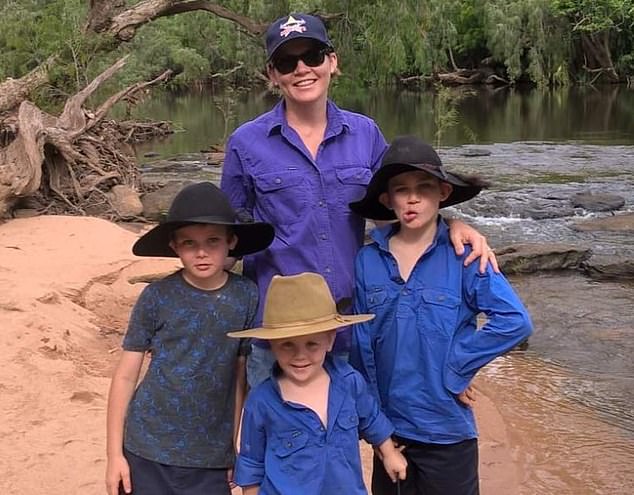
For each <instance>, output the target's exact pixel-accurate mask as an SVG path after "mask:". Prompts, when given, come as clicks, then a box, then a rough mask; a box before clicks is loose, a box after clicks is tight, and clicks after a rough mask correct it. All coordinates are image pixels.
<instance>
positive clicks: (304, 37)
mask: <svg viewBox="0 0 634 495" xmlns="http://www.w3.org/2000/svg"><path fill="white" fill-rule="evenodd" d="M293 40H311V41H315V42H317V43H319V44H320V45H322V46H324V47H326V48H329V49H331V50H334V47H333V46H332V43H330V42H325V41H324V40H322V39H321V38H319V37H318V36H314V35H310V34H297V35H296V36H289V37H288V38H285V39H283V40H280V42H279V43H278V44H277V45H275V46H274V47H273V49H272V51H271V53H270V54H269V55H268V56H267V57H266V61H267V63H268V62H270V61H271V59H272V58H273V57H274V56H275V52H277V51H278V50H279V49H280V48H281V47H283V46H284V45H285V44H286V43H288V42H289V41H293Z"/></svg>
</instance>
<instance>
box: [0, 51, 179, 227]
mask: <svg viewBox="0 0 634 495" xmlns="http://www.w3.org/2000/svg"><path fill="white" fill-rule="evenodd" d="M125 61H126V59H125V58H123V59H120V60H119V61H117V62H116V63H115V64H113V65H112V66H111V67H109V68H108V69H107V70H105V71H104V72H103V73H102V74H100V75H99V76H97V77H96V78H95V79H94V80H93V81H92V82H91V83H90V84H89V85H88V86H86V88H84V89H83V90H82V91H80V92H79V93H77V94H76V95H74V96H73V97H71V98H70V99H69V100H68V101H67V102H66V105H65V107H64V110H63V112H62V114H61V115H60V116H59V117H54V116H52V115H49V114H47V113H45V112H43V111H41V110H40V109H39V108H37V107H36V106H35V105H34V104H33V103H31V102H29V101H24V102H22V104H21V105H20V107H19V110H18V113H17V118H16V119H15V124H14V135H15V138H14V139H13V141H12V142H10V143H9V144H8V146H6V147H4V148H2V149H0V218H1V217H6V216H8V215H9V214H10V213H11V211H12V209H13V208H14V207H15V205H16V204H18V203H19V202H20V201H21V200H24V199H25V198H28V199H30V200H31V201H30V202H29V207H31V208H35V209H36V210H40V211H47V212H53V213H67V214H75V215H77V214H79V215H84V214H93V215H95V214H97V215H99V216H102V217H108V218H113V219H116V218H118V217H120V214H119V212H118V210H117V208H116V205H113V204H112V203H111V201H110V199H109V196H108V194H107V193H108V192H109V190H110V189H111V188H112V187H113V186H117V185H124V186H127V187H128V188H129V189H130V190H131V191H136V190H138V188H139V178H138V171H137V164H136V160H135V158H134V155H133V153H132V150H131V149H130V147H129V146H128V145H126V144H125V135H124V132H123V130H122V129H121V128H120V126H119V125H118V124H117V123H116V122H112V121H106V120H104V117H105V116H106V114H107V113H108V111H109V110H110V109H111V108H112V107H113V106H114V105H115V104H116V103H117V102H118V101H120V100H121V99H123V98H126V97H130V96H131V95H133V94H134V93H136V92H138V91H142V90H144V89H145V88H147V87H149V86H151V85H154V84H157V83H159V82H162V81H165V80H166V79H168V78H169V77H170V75H171V73H172V72H171V71H170V70H168V71H165V72H164V73H163V74H161V75H160V76H159V77H157V78H156V79H153V80H152V81H149V82H143V83H137V84H134V85H132V86H130V87H128V88H126V89H124V90H122V91H120V92H119V93H117V94H115V95H113V96H111V97H110V98H108V99H107V100H106V101H105V102H104V103H103V104H102V105H101V106H99V107H98V108H97V109H96V110H95V111H91V110H89V109H86V108H84V103H85V102H86V100H87V98H88V97H90V95H92V94H93V93H94V92H95V91H96V90H97V88H98V87H99V86H100V85H101V84H102V83H103V82H104V81H106V80H108V79H109V78H110V77H112V75H113V74H114V73H115V72H116V71H118V70H119V69H121V67H123V65H124V64H125Z"/></svg>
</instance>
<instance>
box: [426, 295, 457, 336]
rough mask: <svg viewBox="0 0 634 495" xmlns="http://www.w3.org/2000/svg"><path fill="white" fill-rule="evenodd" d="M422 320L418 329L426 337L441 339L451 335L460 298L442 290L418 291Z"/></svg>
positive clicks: (455, 322)
mask: <svg viewBox="0 0 634 495" xmlns="http://www.w3.org/2000/svg"><path fill="white" fill-rule="evenodd" d="M420 296H421V303H422V305H421V308H420V313H419V314H420V315H421V318H422V322H421V325H420V326H419V328H421V329H423V331H424V332H425V333H426V334H427V335H428V336H434V337H437V338H442V339H443V340H444V339H446V338H448V337H449V336H451V335H453V332H454V330H455V328H456V324H457V318H458V310H459V307H460V302H461V299H460V296H458V294H456V293H454V292H452V291H450V290H448V289H443V288H426V289H421V290H420Z"/></svg>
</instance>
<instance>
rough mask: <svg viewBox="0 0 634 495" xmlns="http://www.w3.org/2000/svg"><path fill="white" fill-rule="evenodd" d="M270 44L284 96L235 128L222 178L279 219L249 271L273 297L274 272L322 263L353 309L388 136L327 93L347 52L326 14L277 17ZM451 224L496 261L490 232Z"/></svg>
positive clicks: (264, 365)
mask: <svg viewBox="0 0 634 495" xmlns="http://www.w3.org/2000/svg"><path fill="white" fill-rule="evenodd" d="M266 51H267V67H266V69H267V74H268V77H269V80H270V81H271V83H272V85H273V86H274V87H276V88H277V89H278V90H279V92H280V93H281V95H282V99H281V101H280V102H279V103H278V104H277V105H276V106H275V107H273V109H272V110H270V111H269V112H266V113H264V114H262V115H260V116H258V117H256V118H255V119H254V120H252V121H250V122H246V123H245V124H243V125H242V126H240V127H239V128H238V129H236V130H235V132H234V133H233V134H232V135H231V137H230V138H229V140H228V142H227V147H226V156H225V162H224V168H223V173H222V181H221V188H222V189H223V191H224V192H225V193H226V194H227V196H228V197H229V199H230V201H231V203H232V205H233V206H234V208H236V209H237V210H239V211H242V212H244V213H245V214H247V215H249V216H250V217H252V218H253V219H255V220H256V221H259V222H268V223H271V224H273V225H274V227H275V240H274V241H273V244H271V246H270V247H269V249H267V250H265V251H262V252H259V253H257V254H255V255H253V256H248V257H245V259H244V274H245V275H247V276H248V277H250V278H252V279H253V280H255V281H256V283H257V285H258V287H259V291H260V301H264V295H265V293H266V289H267V287H268V285H269V283H270V281H271V279H272V277H273V275H276V274H279V275H293V274H297V273H301V272H315V273H319V274H321V275H322V276H323V277H324V278H325V279H326V281H327V282H328V285H329V287H330V290H331V291H332V293H333V296H334V297H335V300H336V301H338V303H340V304H339V305H340V308H339V309H340V310H344V309H345V306H347V303H348V302H349V301H351V298H352V292H353V284H354V277H353V266H354V258H355V255H356V253H357V251H358V250H359V248H360V247H361V246H362V244H363V237H364V229H365V222H364V220H363V219H362V218H361V217H359V216H357V215H355V214H354V213H352V212H351V211H350V210H349V208H348V203H349V202H351V201H355V200H357V199H359V198H360V197H362V196H363V193H364V190H365V186H366V185H367V183H368V182H369V181H370V177H371V176H372V173H373V171H375V170H376V169H377V168H378V167H379V165H380V161H381V157H382V155H383V152H384V151H385V149H386V148H387V143H386V141H385V138H384V137H383V135H382V134H381V131H380V130H379V128H378V126H377V125H376V124H375V122H374V121H373V120H372V119H370V118H369V117H366V116H365V115H360V114H357V113H353V112H349V111H346V110H342V109H340V108H339V107H337V106H336V105H335V104H334V103H333V102H332V101H330V100H329V99H328V88H329V86H330V81H331V79H332V77H333V76H335V75H336V74H337V71H338V68H337V67H338V59H337V54H336V53H335V51H334V48H333V45H332V43H331V42H330V39H329V38H328V34H327V32H326V28H325V26H324V24H323V23H322V22H321V20H320V19H318V18H317V17H314V16H311V15H307V14H292V15H289V16H285V17H282V18H280V19H278V20H276V21H275V22H273V23H272V24H271V25H270V26H269V28H268V30H267V33H266ZM450 226H451V239H452V243H453V244H454V246H455V249H456V253H458V254H462V252H463V250H464V246H463V244H464V243H468V244H471V245H472V247H473V252H472V253H471V255H470V256H469V258H467V259H468V261H469V262H471V261H473V260H475V259H476V258H478V257H481V258H480V268H481V270H484V268H485V266H486V263H487V261H491V262H492V263H493V264H494V266H495V267H496V268H497V266H496V263H495V257H494V256H493V254H492V252H491V250H489V249H488V246H487V243H486V239H485V238H484V237H482V236H481V235H480V234H479V233H478V232H477V231H475V230H474V229H472V228H471V227H469V226H468V225H466V224H464V223H462V222H459V221H457V220H454V221H451V223H450ZM260 308H262V304H260ZM261 311H262V309H260V316H261ZM264 345H265V344H263V343H260V342H259V341H256V342H254V344H253V349H252V353H251V356H250V357H249V360H248V363H247V376H248V380H249V384H250V385H251V386H254V385H256V384H257V383H259V382H260V381H262V380H263V379H265V378H266V377H267V376H268V374H269V372H270V368H271V364H272V362H273V358H272V355H271V353H270V351H269V350H268V349H267V348H265V347H264ZM349 345H350V332H349V331H342V332H339V334H338V336H337V340H336V342H335V347H334V351H335V352H339V353H343V354H345V353H347V350H348V348H349Z"/></svg>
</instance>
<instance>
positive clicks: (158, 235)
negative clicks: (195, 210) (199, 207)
mask: <svg viewBox="0 0 634 495" xmlns="http://www.w3.org/2000/svg"><path fill="white" fill-rule="evenodd" d="M192 224H208V225H227V226H228V227H231V229H232V230H233V232H234V234H235V235H236V237H237V238H238V242H237V244H236V247H235V248H233V249H231V250H230V251H229V256H233V257H236V258H238V257H240V256H244V255H247V254H253V253H256V252H258V251H262V250H263V249H266V248H267V247H268V246H269V245H270V244H271V243H272V242H273V239H274V237H275V230H274V229H273V227H272V226H271V225H270V224H268V223H263V222H253V223H231V222H226V221H222V220H220V219H218V218H214V217H196V218H191V219H187V220H185V221H178V222H164V223H161V224H159V225H157V226H156V227H154V228H153V229H151V230H149V231H148V232H146V233H145V234H143V235H142V236H141V237H139V239H138V240H137V241H136V242H135V243H134V246H132V252H133V253H134V254H135V255H136V256H157V257H165V258H178V255H177V254H176V253H175V252H174V251H173V250H172V248H171V247H170V246H169V244H170V240H171V236H172V232H174V231H175V230H176V229H178V228H180V227H185V226H187V225H192Z"/></svg>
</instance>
